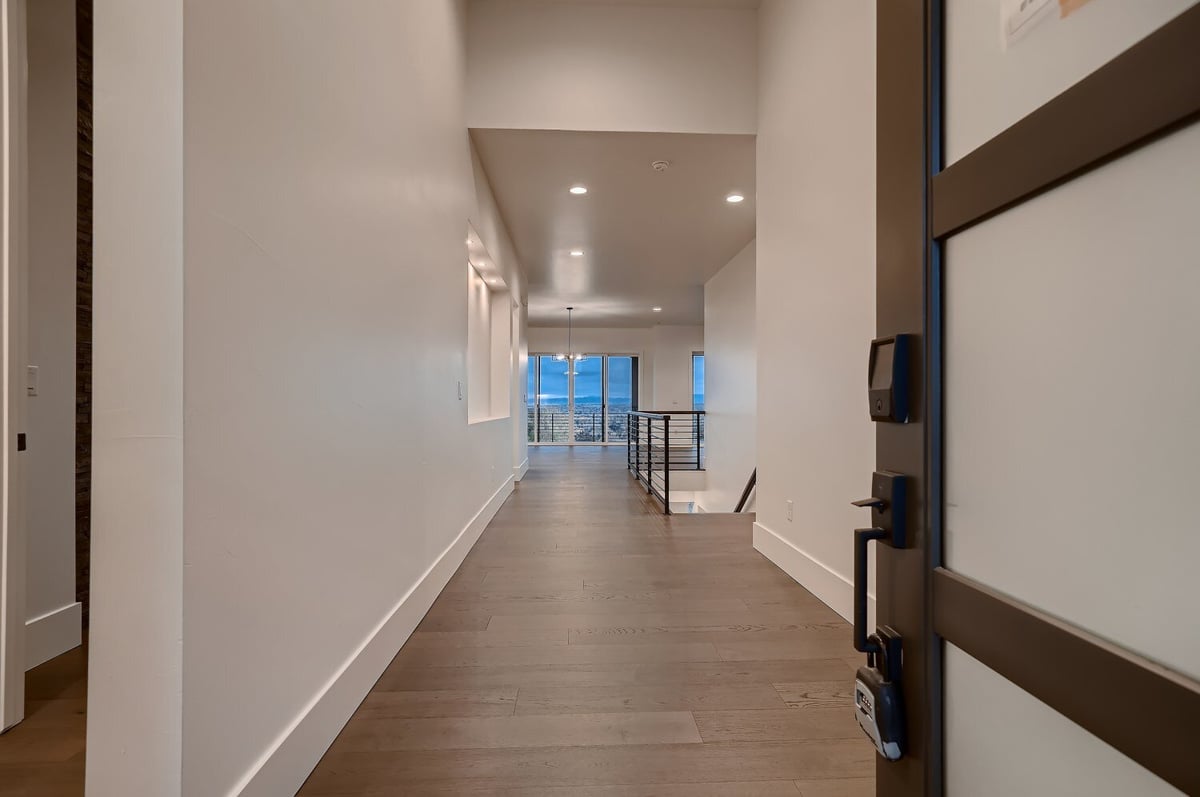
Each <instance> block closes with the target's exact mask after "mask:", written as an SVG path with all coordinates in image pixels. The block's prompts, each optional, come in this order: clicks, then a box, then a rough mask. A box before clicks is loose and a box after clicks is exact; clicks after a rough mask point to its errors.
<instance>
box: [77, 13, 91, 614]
mask: <svg viewBox="0 0 1200 797" xmlns="http://www.w3.org/2000/svg"><path fill="white" fill-rule="evenodd" d="M75 40H76V50H75V59H76V74H77V77H78V85H77V91H76V97H77V103H78V107H79V149H78V159H77V167H76V168H77V170H78V178H77V179H78V203H79V204H78V214H77V217H76V238H75V250H76V251H75V262H76V285H75V592H76V600H78V601H80V602H81V603H82V604H83V625H84V628H87V625H88V609H89V601H88V583H89V581H90V575H91V547H92V545H91V543H92V0H76V3H75Z"/></svg>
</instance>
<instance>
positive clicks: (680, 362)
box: [646, 326, 704, 410]
mask: <svg viewBox="0 0 1200 797" xmlns="http://www.w3.org/2000/svg"><path fill="white" fill-rule="evenodd" d="M653 332H654V334H653V336H652V340H653V342H654V369H653V372H652V376H653V385H654V392H653V396H654V404H653V405H646V409H654V410H690V409H692V354H694V353H695V352H698V351H704V327H693V326H686V327H684V326H679V327H677V326H657V327H654V330H653Z"/></svg>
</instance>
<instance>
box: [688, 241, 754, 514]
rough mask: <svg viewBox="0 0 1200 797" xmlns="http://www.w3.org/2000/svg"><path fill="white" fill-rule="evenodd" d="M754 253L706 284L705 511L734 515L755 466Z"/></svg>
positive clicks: (736, 259)
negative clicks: (732, 513) (706, 472)
mask: <svg viewBox="0 0 1200 797" xmlns="http://www.w3.org/2000/svg"><path fill="white" fill-rule="evenodd" d="M754 254H755V243H754V241H751V242H750V243H749V244H747V246H746V248H745V249H743V250H742V251H741V252H739V253H738V254H737V255H736V256H735V257H734V258H733V259H732V260H730V261H729V263H728V264H727V265H726V266H725V267H724V268H722V269H721V270H720V271H718V272H717V273H716V274H715V275H714V276H713V278H712V279H710V280H709V281H708V282H707V283H705V285H704V408H705V410H706V413H707V414H706V418H705V421H706V427H705V453H704V463H705V469H706V470H707V471H708V474H707V485H706V488H705V491H704V493H703V494H701V495H699V496H697V503H698V504H699V505H700V507H701V508H702V509H704V511H706V512H732V511H733V509H734V507H736V506H737V502H738V499H739V498H740V497H741V495H742V490H743V489H745V487H746V480H747V479H749V478H750V473H751V472H752V471H753V470H754V468H755V466H756V464H757V462H756V458H757V454H758V452H757V447H756V445H755V440H756V432H757V429H756V426H757V415H758V381H757V371H758V368H757V365H758V355H757V346H756V343H755V338H754V332H755V324H756V320H755V312H754V305H755V287H754V277H755V263H754V259H755V258H754ZM749 506H750V508H753V506H754V499H753V498H751V501H750V504H749Z"/></svg>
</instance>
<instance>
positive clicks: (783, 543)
mask: <svg viewBox="0 0 1200 797" xmlns="http://www.w3.org/2000/svg"><path fill="white" fill-rule="evenodd" d="M850 540H851V538H850V532H849V531H847V532H846V546H847V547H850ZM754 550H756V551H758V552H759V553H761V554H762V555H763V556H765V557H767V558H768V559H770V560H771V561H772V562H774V563H775V564H776V565H777V566H778V567H779V569H780V570H782V571H783V572H785V573H787V574H788V575H789V576H791V577H792V578H794V579H795V580H796V581H797V582H798V583H799V584H800V586H802V587H804V588H805V589H806V590H808V591H809V592H811V593H812V594H813V595H816V596H817V598H819V599H820V600H821V602H822V603H824V604H825V605H826V606H828V607H829V608H831V609H833V610H834V611H835V612H837V613H838V614H840V615H841V616H842V617H844V618H845V619H846V621H847V622H852V621H853V615H854V581H853V580H852V579H850V578H847V577H846V576H844V575H842V574H841V573H839V572H837V571H836V570H834V569H833V568H832V567H830V566H829V565H827V564H825V563H824V562H822V561H821V560H819V559H817V558H816V557H815V556H813V555H812V554H810V553H808V552H807V551H804V550H802V549H800V548H798V547H797V546H795V545H794V544H792V543H791V542H789V541H788V540H786V539H784V538H783V537H782V536H780V535H779V534H777V533H776V532H774V531H772V530H771V529H769V528H767V527H766V526H764V525H763V524H761V523H758V522H755V524H754ZM874 622H875V596H874V595H873V594H871V593H867V627H868V628H871V627H873V625H874Z"/></svg>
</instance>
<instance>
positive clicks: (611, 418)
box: [605, 354, 637, 443]
mask: <svg viewBox="0 0 1200 797" xmlns="http://www.w3.org/2000/svg"><path fill="white" fill-rule="evenodd" d="M636 361H637V358H636V357H633V356H626V355H619V354H610V355H608V382H607V385H606V390H607V393H606V399H605V408H606V413H607V415H608V420H607V422H606V423H605V430H606V431H607V433H608V442H610V443H624V442H626V441H627V440H628V439H629V428H628V422H627V416H628V413H629V412H631V411H633V410H635V409H637V404H636V402H635V401H634V399H635V397H636V396H637V384H636V380H637V370H636V367H635V362H636Z"/></svg>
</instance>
